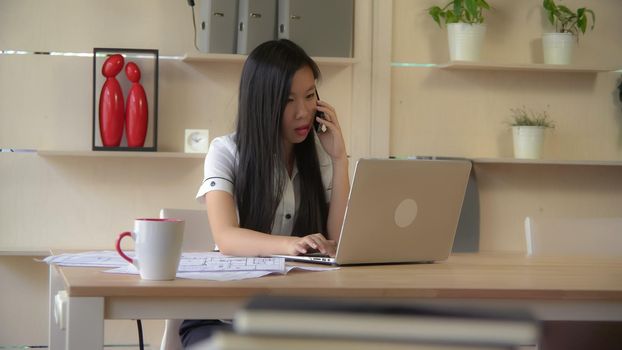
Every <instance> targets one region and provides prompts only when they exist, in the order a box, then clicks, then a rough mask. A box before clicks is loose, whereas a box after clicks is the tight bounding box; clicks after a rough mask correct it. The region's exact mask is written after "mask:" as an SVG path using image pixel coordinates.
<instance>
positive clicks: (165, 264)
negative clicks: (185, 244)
mask: <svg viewBox="0 0 622 350" xmlns="http://www.w3.org/2000/svg"><path fill="white" fill-rule="evenodd" d="M184 224H185V222H184V221H183V220H177V219H136V220H134V231H133V232H123V233H121V234H119V237H118V238H117V243H116V249H117V252H118V253H119V255H121V257H122V258H123V259H125V260H127V261H129V262H130V264H132V265H134V266H135V267H136V269H138V271H139V272H140V277H141V278H142V279H144V280H155V281H167V280H173V279H175V274H176V273H177V269H178V267H179V259H180V258H181V244H182V241H183V238H184ZM128 236H129V237H132V239H133V240H134V246H135V257H134V259H132V258H130V257H128V256H127V255H126V254H125V253H124V252H123V250H122V249H121V240H123V238H125V237H128Z"/></svg>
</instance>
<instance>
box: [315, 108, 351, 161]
mask: <svg viewBox="0 0 622 350" xmlns="http://www.w3.org/2000/svg"><path fill="white" fill-rule="evenodd" d="M317 110H318V111H319V112H323V113H324V118H320V117H315V120H316V121H318V122H319V123H320V124H324V125H325V126H326V131H325V132H318V137H319V139H320V142H321V143H322V147H324V150H325V151H326V153H328V155H329V156H330V157H331V159H332V160H333V162H335V161H341V160H345V159H346V158H347V154H346V145H345V142H344V141H343V135H342V134H341V126H339V120H338V119H337V112H335V108H333V106H331V105H329V104H328V103H326V102H324V101H323V100H318V101H317Z"/></svg>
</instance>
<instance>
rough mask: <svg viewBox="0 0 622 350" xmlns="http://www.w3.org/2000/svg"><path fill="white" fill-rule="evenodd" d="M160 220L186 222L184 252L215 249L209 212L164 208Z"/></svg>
mask: <svg viewBox="0 0 622 350" xmlns="http://www.w3.org/2000/svg"><path fill="white" fill-rule="evenodd" d="M160 218H163V219H164V218H166V219H180V220H184V221H185V222H186V226H185V230H184V241H183V244H182V251H184V252H199V251H202V252H205V251H211V250H213V249H214V238H213V237H212V231H211V230H210V227H209V221H208V219H207V211H205V210H197V209H171V208H163V209H161V210H160Z"/></svg>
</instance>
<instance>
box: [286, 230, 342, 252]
mask: <svg viewBox="0 0 622 350" xmlns="http://www.w3.org/2000/svg"><path fill="white" fill-rule="evenodd" d="M290 238H291V239H290V241H289V244H288V247H287V251H288V252H287V254H290V255H300V254H306V253H309V252H312V251H318V252H320V253H322V254H326V255H329V256H335V252H336V249H337V243H336V242H335V241H332V240H328V239H326V238H324V236H323V235H322V234H321V233H314V234H311V235H308V236H304V237H290Z"/></svg>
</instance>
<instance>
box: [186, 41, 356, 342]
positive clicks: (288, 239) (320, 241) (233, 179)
mask: <svg viewBox="0 0 622 350" xmlns="http://www.w3.org/2000/svg"><path fill="white" fill-rule="evenodd" d="M319 77H320V71H319V69H318V67H317V65H316V63H315V62H314V61H313V60H312V59H311V58H310V57H309V56H308V55H307V54H306V53H305V52H304V50H303V49H302V48H300V47H299V46H297V45H296V44H294V43H293V42H291V41H289V40H278V41H268V42H265V43H263V44H261V45H259V46H258V47H257V48H256V49H254V50H253V51H252V52H251V53H250V55H249V56H248V58H247V59H246V63H245V64H244V68H243V70H242V77H241V81H240V91H239V99H238V121H237V130H236V132H235V133H234V134H230V135H226V136H223V137H218V138H216V139H214V140H213V142H212V143H211V145H210V149H209V152H208V154H207V157H206V159H205V176H204V181H203V184H202V185H201V187H200V189H199V192H198V194H197V198H198V199H200V200H204V201H205V203H206V206H207V213H208V216H209V221H210V227H211V229H212V235H213V236H214V240H215V242H216V244H217V245H218V247H219V248H220V251H221V252H222V253H223V254H227V255H240V256H256V255H259V256H266V255H271V254H290V255H295V254H304V253H307V252H311V251H319V252H321V253H324V254H328V255H331V256H334V255H335V249H336V242H337V241H338V239H339V234H340V229H341V224H342V221H343V216H344V212H345V207H346V202H347V196H348V191H349V188H350V184H349V178H348V159H347V155H346V150H345V143H344V140H343V136H342V134H341V129H340V126H339V122H338V120H337V115H336V112H335V109H334V108H333V107H332V106H331V105H329V104H328V103H326V102H324V101H320V100H318V99H317V93H316V85H315V83H316V81H317V80H318V79H319ZM317 112H321V113H323V115H321V114H319V115H321V116H316V113H317ZM314 121H316V122H318V123H320V124H321V125H324V126H325V128H323V129H324V130H325V131H324V132H318V133H316V131H315V128H314V127H313V125H314ZM316 135H317V137H316ZM221 327H223V326H222V323H220V321H211V320H209V321H185V322H184V324H183V325H182V327H181V329H180V335H181V336H182V341H183V342H184V346H188V345H191V344H193V343H195V342H197V341H199V340H202V339H205V338H207V337H209V336H210V334H211V333H212V332H213V331H214V330H215V329H217V328H221ZM225 327H226V326H225Z"/></svg>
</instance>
